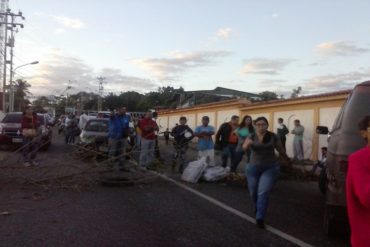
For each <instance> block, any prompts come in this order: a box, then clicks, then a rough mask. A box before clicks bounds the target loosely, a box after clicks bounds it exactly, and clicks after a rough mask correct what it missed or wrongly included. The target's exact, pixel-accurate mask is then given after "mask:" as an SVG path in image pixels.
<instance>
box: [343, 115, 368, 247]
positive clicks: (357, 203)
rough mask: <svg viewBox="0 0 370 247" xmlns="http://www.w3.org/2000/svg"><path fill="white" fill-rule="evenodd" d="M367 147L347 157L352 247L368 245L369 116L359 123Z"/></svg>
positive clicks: (348, 204)
mask: <svg viewBox="0 0 370 247" xmlns="http://www.w3.org/2000/svg"><path fill="white" fill-rule="evenodd" d="M359 127H360V131H361V135H362V137H363V138H364V139H365V140H366V141H367V145H366V146H365V147H364V148H362V149H360V150H358V151H357V152H355V153H353V154H351V155H350V156H349V163H348V172H347V180H346V192H347V194H346V195H347V207H348V217H349V222H350V226H351V243H352V246H353V247H361V246H364V247H365V246H369V245H370V115H369V116H366V117H364V118H363V119H362V120H361V122H360V123H359Z"/></svg>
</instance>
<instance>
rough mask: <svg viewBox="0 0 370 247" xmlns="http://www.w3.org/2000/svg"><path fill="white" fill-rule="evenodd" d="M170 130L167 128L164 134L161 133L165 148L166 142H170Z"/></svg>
mask: <svg viewBox="0 0 370 247" xmlns="http://www.w3.org/2000/svg"><path fill="white" fill-rule="evenodd" d="M170 133H171V132H170V130H169V129H168V128H167V129H166V131H165V132H163V135H164V140H165V141H166V146H168V142H169V140H170Z"/></svg>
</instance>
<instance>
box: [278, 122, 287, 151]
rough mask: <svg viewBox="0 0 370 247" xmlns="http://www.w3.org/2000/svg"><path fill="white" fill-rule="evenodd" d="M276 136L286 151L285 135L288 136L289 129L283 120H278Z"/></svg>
mask: <svg viewBox="0 0 370 247" xmlns="http://www.w3.org/2000/svg"><path fill="white" fill-rule="evenodd" d="M276 133H277V136H278V137H279V138H280V141H281V144H282V145H283V148H284V150H285V151H286V135H287V134H289V129H288V128H287V127H286V125H285V124H284V119H282V118H279V119H278V127H277V131H276Z"/></svg>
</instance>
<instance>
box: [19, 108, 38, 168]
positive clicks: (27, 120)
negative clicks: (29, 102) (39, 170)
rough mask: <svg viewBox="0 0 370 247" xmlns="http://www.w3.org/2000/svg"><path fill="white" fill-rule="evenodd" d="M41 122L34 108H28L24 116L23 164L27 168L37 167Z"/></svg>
mask: <svg viewBox="0 0 370 247" xmlns="http://www.w3.org/2000/svg"><path fill="white" fill-rule="evenodd" d="M39 127H40V122H39V121H38V119H37V114H36V113H35V112H33V111H32V107H27V109H26V110H25V112H24V113H23V115H22V136H23V164H24V166H25V167H30V166H31V165H37V163H36V161H35V159H36V156H37V151H38V149H39V141H38V140H37V136H38V128H39Z"/></svg>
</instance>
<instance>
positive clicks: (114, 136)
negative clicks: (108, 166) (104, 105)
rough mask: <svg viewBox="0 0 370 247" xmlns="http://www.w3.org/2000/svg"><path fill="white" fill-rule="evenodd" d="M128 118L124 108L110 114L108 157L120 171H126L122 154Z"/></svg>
mask: <svg viewBox="0 0 370 247" xmlns="http://www.w3.org/2000/svg"><path fill="white" fill-rule="evenodd" d="M129 123H130V117H129V116H128V115H127V114H126V107H121V108H118V109H117V110H116V112H115V113H113V112H112V113H111V115H110V119H109V127H108V150H109V151H108V156H109V158H110V159H112V161H113V163H116V162H118V167H119V169H120V170H123V171H126V169H125V168H124V164H123V157H122V153H123V150H124V146H125V141H124V138H127V137H128V133H129V130H130V129H129Z"/></svg>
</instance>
